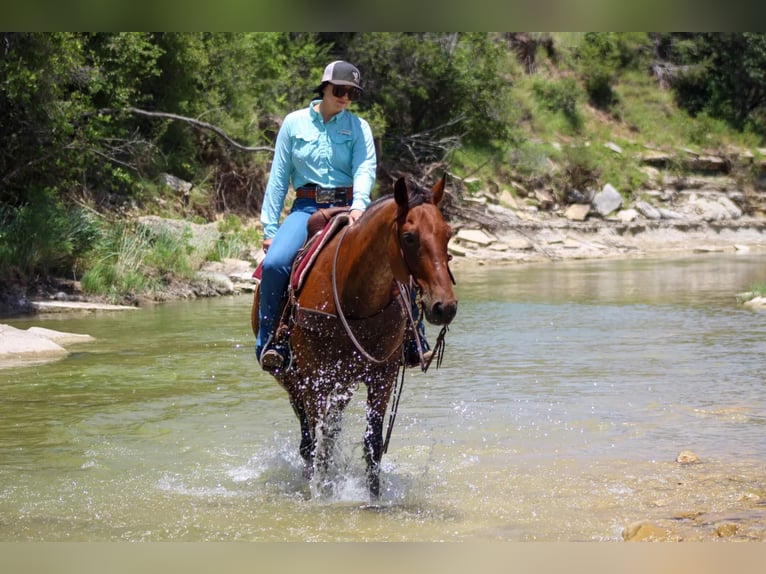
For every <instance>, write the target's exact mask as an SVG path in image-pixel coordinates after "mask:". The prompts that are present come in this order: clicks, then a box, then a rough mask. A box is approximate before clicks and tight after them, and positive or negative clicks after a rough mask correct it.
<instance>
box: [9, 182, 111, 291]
mask: <svg viewBox="0 0 766 574" xmlns="http://www.w3.org/2000/svg"><path fill="white" fill-rule="evenodd" d="M96 234H97V222H96V219H95V217H94V216H93V214H92V212H89V211H87V210H85V209H83V208H80V207H77V206H68V205H66V204H65V203H64V202H63V201H62V200H61V199H60V198H59V197H58V196H57V195H56V193H55V192H54V191H53V190H51V189H33V190H31V191H30V192H29V194H28V198H27V201H26V203H24V204H23V205H21V206H20V207H18V208H12V207H9V206H5V207H4V208H3V209H1V210H0V265H2V266H3V267H5V268H6V269H7V268H14V269H16V270H17V271H19V272H21V273H22V274H24V275H26V276H28V277H31V276H33V275H36V274H43V275H47V274H61V275H65V276H69V275H72V274H74V273H76V270H77V269H78V268H79V267H80V265H81V264H82V263H83V259H84V258H85V257H86V255H87V252H88V251H89V250H90V248H91V245H92V242H93V240H94V239H95V237H96Z"/></svg>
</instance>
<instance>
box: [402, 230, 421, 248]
mask: <svg viewBox="0 0 766 574" xmlns="http://www.w3.org/2000/svg"><path fill="white" fill-rule="evenodd" d="M402 241H403V242H404V244H405V245H407V246H408V247H413V246H415V245H417V244H418V238H417V237H416V236H415V234H414V233H405V234H404V235H402Z"/></svg>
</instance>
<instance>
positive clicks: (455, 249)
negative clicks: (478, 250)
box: [447, 238, 468, 257]
mask: <svg viewBox="0 0 766 574" xmlns="http://www.w3.org/2000/svg"><path fill="white" fill-rule="evenodd" d="M447 251H449V252H450V254H451V255H455V256H457V257H465V256H466V255H467V254H468V249H466V248H465V247H463V246H462V245H460V244H459V243H458V242H457V241H455V239H454V238H453V239H450V242H449V243H448V244H447Z"/></svg>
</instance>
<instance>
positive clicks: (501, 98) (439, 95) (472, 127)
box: [346, 33, 510, 160]
mask: <svg viewBox="0 0 766 574" xmlns="http://www.w3.org/2000/svg"><path fill="white" fill-rule="evenodd" d="M347 51H348V53H347V55H346V57H347V58H348V59H349V60H351V61H353V62H354V63H355V64H356V65H357V66H358V67H359V68H360V70H361V71H362V73H363V80H364V84H365V97H364V99H363V105H364V106H370V107H372V106H378V107H379V109H380V110H381V111H382V113H383V114H384V117H385V120H386V121H385V126H386V128H387V131H386V133H385V134H382V133H378V134H376V135H377V136H378V137H382V136H384V135H385V139H384V145H385V148H384V155H386V156H387V155H390V156H392V157H402V156H405V155H408V154H409V153H411V151H412V150H411V149H410V150H409V151H408V150H407V149H406V145H407V144H408V143H411V142H407V141H406V138H407V137H409V136H411V135H413V134H428V137H429V140H430V141H431V142H432V143H433V144H434V147H436V148H438V147H439V144H440V143H442V144H444V147H445V148H447V147H449V145H448V144H446V143H445V142H446V140H448V139H449V138H452V137H458V138H461V141H463V142H465V143H468V144H474V145H481V146H485V147H492V146H493V145H496V144H497V143H498V142H502V141H504V140H505V139H506V137H507V135H508V127H509V124H508V122H507V121H506V120H507V117H508V116H507V112H508V109H509V108H508V105H507V103H508V94H509V88H510V83H509V81H508V79H507V74H506V68H507V66H508V57H509V56H508V53H507V50H506V49H505V47H504V46H503V45H502V44H501V43H500V42H498V41H497V40H496V39H495V38H493V37H492V36H490V35H487V34H478V33H453V34H437V33H416V34H414V33H364V34H356V35H354V37H353V38H352V39H351V41H349V43H348V47H347ZM442 149H444V148H442ZM421 151H422V155H423V157H425V158H426V159H437V160H438V159H441V158H440V157H439V155H438V153H436V154H434V155H433V156H432V157H429V156H428V153H426V152H425V150H421ZM384 159H385V158H384Z"/></svg>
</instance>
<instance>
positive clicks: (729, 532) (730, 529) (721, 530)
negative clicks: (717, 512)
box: [715, 522, 739, 538]
mask: <svg viewBox="0 0 766 574" xmlns="http://www.w3.org/2000/svg"><path fill="white" fill-rule="evenodd" d="M738 530H739V526H737V525H736V524H734V523H733V522H724V523H723V524H719V525H718V526H716V527H715V535H716V536H718V538H729V537H730V536H734V535H735V534H736V533H737V531H738Z"/></svg>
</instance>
